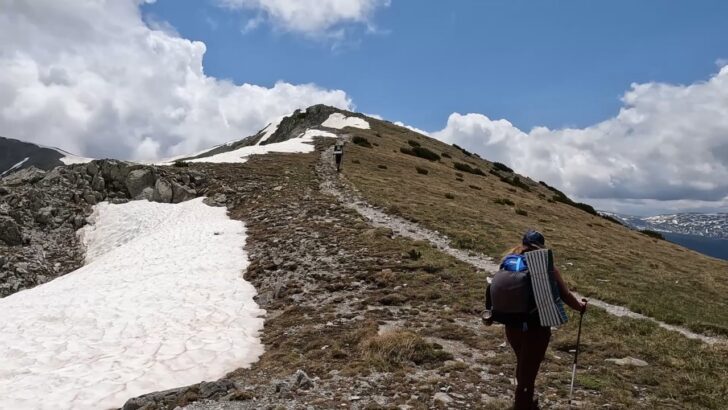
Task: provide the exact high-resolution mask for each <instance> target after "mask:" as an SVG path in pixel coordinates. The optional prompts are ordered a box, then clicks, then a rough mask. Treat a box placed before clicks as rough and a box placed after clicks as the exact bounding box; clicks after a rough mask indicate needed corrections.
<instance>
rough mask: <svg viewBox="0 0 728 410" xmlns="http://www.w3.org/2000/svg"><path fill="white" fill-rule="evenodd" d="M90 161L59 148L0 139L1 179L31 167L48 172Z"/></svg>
mask: <svg viewBox="0 0 728 410" xmlns="http://www.w3.org/2000/svg"><path fill="white" fill-rule="evenodd" d="M89 161H90V159H88V158H82V157H78V156H76V155H73V154H70V153H68V152H66V151H63V150H62V149H59V148H51V147H44V146H41V145H37V144H32V143H30V142H24V141H18V140H15V139H10V138H3V137H0V177H3V176H5V175H8V174H10V173H12V172H15V171H20V170H21V169H24V168H29V167H31V166H33V167H36V168H38V169H42V170H46V171H47V170H50V169H53V168H55V167H57V166H59V165H70V164H78V163H85V162H89Z"/></svg>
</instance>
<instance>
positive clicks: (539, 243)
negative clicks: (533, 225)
mask: <svg viewBox="0 0 728 410" xmlns="http://www.w3.org/2000/svg"><path fill="white" fill-rule="evenodd" d="M523 244H524V245H525V246H535V247H537V248H543V247H544V246H545V245H546V239H545V238H544V237H543V234H541V232H539V231H534V230H533V229H530V230H528V231H527V232H526V233H525V234H523Z"/></svg>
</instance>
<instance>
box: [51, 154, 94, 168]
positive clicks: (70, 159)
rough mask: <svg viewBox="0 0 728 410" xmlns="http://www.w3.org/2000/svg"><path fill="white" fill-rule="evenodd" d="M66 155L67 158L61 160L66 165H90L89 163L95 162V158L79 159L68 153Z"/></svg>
mask: <svg viewBox="0 0 728 410" xmlns="http://www.w3.org/2000/svg"><path fill="white" fill-rule="evenodd" d="M65 155H66V156H65V157H62V158H59V160H60V161H61V162H63V163H64V164H65V165H73V164H88V163H89V162H91V161H93V160H94V159H93V158H86V157H79V156H76V155H72V154H68V153H66V154H65Z"/></svg>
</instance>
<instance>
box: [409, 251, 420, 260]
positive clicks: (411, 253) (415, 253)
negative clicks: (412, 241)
mask: <svg viewBox="0 0 728 410" xmlns="http://www.w3.org/2000/svg"><path fill="white" fill-rule="evenodd" d="M407 256H409V258H410V259H412V260H413V261H416V260H419V259H420V258H421V257H422V252H420V251H418V250H417V249H410V251H409V252H407Z"/></svg>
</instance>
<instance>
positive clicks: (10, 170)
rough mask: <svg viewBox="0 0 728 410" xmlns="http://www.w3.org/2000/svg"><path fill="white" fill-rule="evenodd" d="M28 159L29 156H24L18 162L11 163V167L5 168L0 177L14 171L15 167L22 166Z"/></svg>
mask: <svg viewBox="0 0 728 410" xmlns="http://www.w3.org/2000/svg"><path fill="white" fill-rule="evenodd" d="M29 159H30V158H29V157H25V159H24V160H22V161H20V162H18V163H17V164H15V165H13V166H12V167H10V168H8V169H6V170H5V171H4V172H3V173H2V174H0V177H1V176H3V175H6V174H9V173H11V172H13V171H15V170H16V169H18V168H20V167H22V166H23V164H25V163H26V162H27V161H28V160H29Z"/></svg>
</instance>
